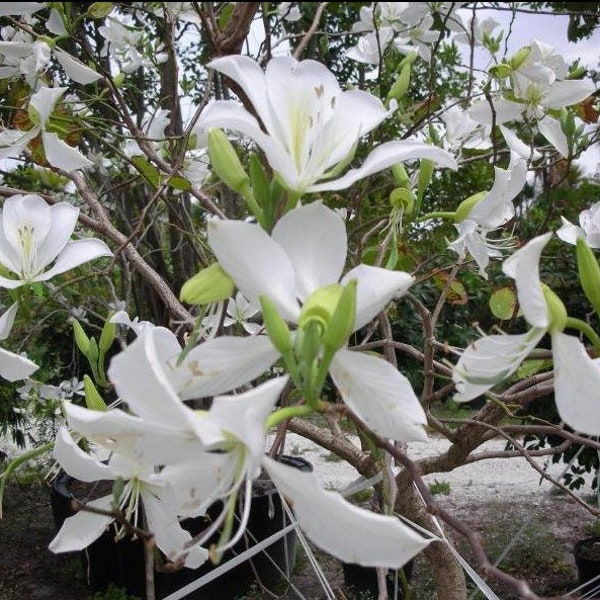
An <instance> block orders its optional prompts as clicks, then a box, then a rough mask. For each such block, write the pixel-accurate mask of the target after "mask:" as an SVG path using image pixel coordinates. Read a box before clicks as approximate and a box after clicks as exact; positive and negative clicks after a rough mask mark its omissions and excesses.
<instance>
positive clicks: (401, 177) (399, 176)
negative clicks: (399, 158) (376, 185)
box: [392, 163, 411, 190]
mask: <svg viewBox="0 0 600 600" xmlns="http://www.w3.org/2000/svg"><path fill="white" fill-rule="evenodd" d="M392 175H393V176H394V181H395V182H396V185H397V186H398V187H403V188H406V189H408V190H409V189H410V188H411V185H410V177H409V176H408V173H407V172H406V169H405V168H404V165H403V164H402V163H398V164H395V165H392Z"/></svg>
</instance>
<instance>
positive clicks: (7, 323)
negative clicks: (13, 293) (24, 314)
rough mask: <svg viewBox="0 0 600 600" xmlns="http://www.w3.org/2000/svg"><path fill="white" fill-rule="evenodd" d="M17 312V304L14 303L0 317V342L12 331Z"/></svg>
mask: <svg viewBox="0 0 600 600" xmlns="http://www.w3.org/2000/svg"><path fill="white" fill-rule="evenodd" d="M18 310H19V303H18V302H15V303H14V304H12V305H11V307H10V308H8V309H6V310H5V311H4V312H3V313H2V316H1V317H0V340H5V339H6V338H7V337H8V334H9V333H10V330H11V329H12V326H13V323H14V322H15V317H16V316H17V311H18Z"/></svg>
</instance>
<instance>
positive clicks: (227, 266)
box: [208, 219, 300, 321]
mask: <svg viewBox="0 0 600 600" xmlns="http://www.w3.org/2000/svg"><path fill="white" fill-rule="evenodd" d="M208 243H209V245H210V247H211V249H212V251H213V252H214V253H215V256H216V257H217V260H218V261H219V264H220V265H221V267H223V269H224V270H225V271H226V272H227V274H228V275H229V276H230V277H231V278H232V279H233V281H235V284H236V285H237V287H238V288H239V289H240V291H241V292H242V294H244V296H246V298H248V300H250V301H251V302H255V303H258V298H259V296H260V295H262V294H265V295H267V296H268V297H269V299H270V300H271V302H273V303H274V304H275V306H276V307H277V309H278V310H279V312H280V314H281V316H282V317H283V318H284V319H287V320H290V321H295V320H296V319H297V318H298V315H299V313H300V309H299V306H298V301H297V300H296V296H297V294H296V275H295V272H294V267H293V265H292V263H291V261H290V259H289V257H288V255H287V254H286V253H285V251H284V250H283V248H281V247H280V246H279V244H278V243H277V242H276V241H275V240H273V239H272V238H270V237H269V235H268V234H267V233H266V232H265V231H264V230H263V229H261V228H260V227H259V226H258V225H255V224H253V223H244V222H243V221H233V220H221V219H211V220H210V221H209V223H208Z"/></svg>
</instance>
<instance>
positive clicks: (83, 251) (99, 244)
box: [34, 238, 113, 281]
mask: <svg viewBox="0 0 600 600" xmlns="http://www.w3.org/2000/svg"><path fill="white" fill-rule="evenodd" d="M112 255H113V253H112V252H111V251H110V249H109V247H108V246H107V245H106V244H105V243H104V242H103V241H102V240H98V239H96V238H87V239H83V240H75V241H74V242H69V243H68V244H67V245H66V247H65V249H64V250H63V251H62V252H61V253H60V254H59V256H58V258H57V259H56V262H55V263H54V266H52V268H50V269H48V271H46V272H45V273H42V274H41V275H38V276H37V277H35V278H34V281H48V279H51V278H52V277H54V276H55V275H60V274H61V273H64V272H65V271H69V270H71V269H74V268H75V267H79V266H80V265H82V264H84V263H86V262H90V261H91V260H96V259H97V258H102V257H103V256H112Z"/></svg>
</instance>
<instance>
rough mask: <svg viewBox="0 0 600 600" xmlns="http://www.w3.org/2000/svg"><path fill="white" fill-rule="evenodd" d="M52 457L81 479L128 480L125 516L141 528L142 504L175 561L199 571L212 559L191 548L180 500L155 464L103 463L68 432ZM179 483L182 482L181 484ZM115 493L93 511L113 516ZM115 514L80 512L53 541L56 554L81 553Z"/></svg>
mask: <svg viewBox="0 0 600 600" xmlns="http://www.w3.org/2000/svg"><path fill="white" fill-rule="evenodd" d="M53 454H54V458H55V459H56V460H57V461H58V462H59V464H60V465H61V467H62V468H63V469H64V470H65V472H66V473H68V474H69V475H71V476H72V477H75V478H77V479H79V480H80V481H88V482H91V481H97V480H109V481H114V480H116V479H122V480H123V481H124V482H125V485H124V489H123V492H122V494H121V496H120V498H119V508H120V509H121V510H122V511H123V513H124V515H125V518H127V519H128V520H130V521H133V523H134V524H136V525H137V526H138V527H141V526H142V525H141V522H140V521H139V510H140V506H139V501H140V500H141V502H142V504H143V508H144V513H145V515H146V520H147V523H148V529H149V531H150V532H151V533H153V534H154V539H155V540H156V545H157V546H158V548H160V550H162V552H163V553H164V554H165V555H166V556H167V558H168V559H169V560H171V561H173V562H175V561H177V560H178V559H180V558H184V559H185V566H187V567H190V568H197V567H199V566H200V565H201V564H202V563H204V562H205V561H206V559H207V558H208V551H207V550H206V549H204V548H202V547H200V546H198V545H194V546H193V547H191V548H189V549H188V548H187V547H186V544H187V543H188V542H190V541H191V539H192V536H191V535H190V533H188V532H187V531H185V530H184V529H183V528H182V527H181V525H180V524H179V521H178V519H177V512H176V510H175V507H176V501H177V497H176V495H175V493H174V490H173V489H172V488H171V485H170V483H169V482H168V480H166V479H165V478H164V477H162V476H161V474H160V473H158V474H157V473H155V472H154V468H153V467H152V466H148V465H147V464H143V463H136V462H134V461H131V460H128V459H127V458H125V457H124V456H122V455H119V454H117V453H112V454H111V455H110V458H109V460H108V462H107V463H106V464H105V463H104V462H102V461H100V460H99V459H98V458H96V457H95V456H93V455H91V454H86V453H85V452H83V450H81V448H79V447H78V446H77V444H76V443H75V442H74V441H73V438H72V437H71V436H70V434H69V433H68V431H67V430H66V429H65V428H61V429H60V430H59V432H58V435H57V438H56V442H55V445H54V453H53ZM179 483H181V482H179ZM113 501H114V497H113V495H112V494H109V495H107V496H103V497H101V498H98V499H97V500H92V501H91V502H89V503H88V505H89V506H90V507H91V508H95V509H100V510H103V511H108V512H110V511H111V510H112V509H113ZM113 520H114V519H113V517H112V516H111V515H103V514H97V513H94V512H90V511H86V510H80V511H79V512H78V513H76V514H75V515H73V516H72V517H69V518H67V519H65V522H64V523H63V526H62V527H61V529H60V530H59V532H58V533H57V534H56V536H55V538H54V539H53V540H52V541H51V542H50V546H49V547H50V550H51V551H52V552H73V551H76V550H83V549H84V548H86V547H87V546H89V545H90V544H91V543H92V542H93V541H94V540H95V539H97V538H98V537H100V536H101V535H102V533H104V531H105V529H106V527H107V526H108V525H110V524H111V523H112V522H113Z"/></svg>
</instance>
